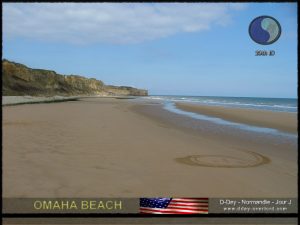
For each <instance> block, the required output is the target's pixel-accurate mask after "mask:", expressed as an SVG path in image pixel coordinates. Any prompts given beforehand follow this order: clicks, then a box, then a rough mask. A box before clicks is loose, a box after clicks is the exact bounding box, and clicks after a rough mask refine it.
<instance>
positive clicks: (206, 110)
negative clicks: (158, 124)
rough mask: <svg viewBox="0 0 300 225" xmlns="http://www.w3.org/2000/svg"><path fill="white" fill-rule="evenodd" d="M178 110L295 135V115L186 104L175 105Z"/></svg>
mask: <svg viewBox="0 0 300 225" xmlns="http://www.w3.org/2000/svg"><path fill="white" fill-rule="evenodd" d="M176 107H178V108H179V109H182V110H185V111H190V112H195V113H201V114H203V115H208V116H214V117H218V118H222V119H225V120H228V121H232V122H237V123H243V124H249V125H255V126H260V127H268V128H274V129H278V130H280V131H284V132H290V133H294V134H296V133H297V114H296V113H288V112H272V111H265V110H264V111H262V110H252V109H237V108H235V109H233V108H227V107H221V106H205V105H195V104H188V103H176Z"/></svg>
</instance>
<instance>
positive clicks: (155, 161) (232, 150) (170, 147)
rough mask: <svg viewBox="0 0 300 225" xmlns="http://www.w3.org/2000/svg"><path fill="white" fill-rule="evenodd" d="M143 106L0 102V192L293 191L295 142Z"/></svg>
mask: <svg viewBox="0 0 300 225" xmlns="http://www.w3.org/2000/svg"><path fill="white" fill-rule="evenodd" d="M146 106H147V104H146V103H145V105H143V104H142V103H134V102H132V101H129V100H120V99H104V98H91V99H88V98H86V99H82V100H80V101H73V102H61V103H53V104H31V105H17V106H7V107H3V108H2V109H3V197H141V196H144V197H147V196H149V197H155V196H173V197H176V196H178V197H279V196H280V197H297V148H296V147H295V146H294V145H289V144H282V145H277V144H276V145H275V144H272V143H270V144H269V143H267V144H266V143H264V144H261V143H260V142H259V141H257V142H255V141H249V142H245V141H243V140H242V141H241V140H239V139H238V138H229V139H228V138H227V137H226V136H224V137H221V136H220V138H219V136H216V135H213V134H212V135H207V136H206V135H200V134H193V133H190V132H186V130H185V129H180V127H176V126H173V125H172V124H170V123H167V122H161V121H158V120H157V119H153V118H151V116H149V115H148V116H146V115H144V114H143V113H141V112H138V110H136V109H135V110H133V109H134V108H135V107H140V108H143V107H144V108H145V107H146ZM147 107H152V106H151V105H149V104H148V106H147ZM169 117H170V116H169ZM223 140H224V141H223Z"/></svg>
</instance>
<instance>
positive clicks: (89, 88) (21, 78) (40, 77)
mask: <svg viewBox="0 0 300 225" xmlns="http://www.w3.org/2000/svg"><path fill="white" fill-rule="evenodd" d="M2 95H3V96H20V95H31V96H54V95H61V96H74V95H101V96H119V95H126V96H128V95H132V96H146V95H148V92H147V90H143V89H137V88H132V87H126V86H121V87H118V86H112V85H105V84H104V83H103V82H102V81H100V80H96V79H94V78H85V77H82V76H77V75H68V76H66V75H61V74H57V73H56V72H55V71H51V70H42V69H31V68H28V67H26V66H25V65H22V64H19V63H15V62H10V61H8V60H2Z"/></svg>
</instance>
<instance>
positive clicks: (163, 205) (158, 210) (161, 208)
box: [140, 198, 208, 214]
mask: <svg viewBox="0 0 300 225" xmlns="http://www.w3.org/2000/svg"><path fill="white" fill-rule="evenodd" d="M140 213H151V214H207V213H208V198H141V199H140Z"/></svg>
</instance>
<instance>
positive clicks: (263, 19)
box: [249, 16, 281, 45]
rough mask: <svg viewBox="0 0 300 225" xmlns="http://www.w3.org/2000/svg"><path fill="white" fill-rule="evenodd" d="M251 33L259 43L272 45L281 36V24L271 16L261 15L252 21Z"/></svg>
mask: <svg viewBox="0 0 300 225" xmlns="http://www.w3.org/2000/svg"><path fill="white" fill-rule="evenodd" d="M249 35H250V37H251V39H252V40H253V41H254V42H256V43H258V44H261V45H270V44H273V43H274V42H276V41H277V40H278V39H279V38H280V35H281V26H280V23H279V22H278V21H277V20H276V19H275V18H273V17H271V16H259V17H256V18H255V19H254V20H252V22H251V23H250V25H249Z"/></svg>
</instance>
